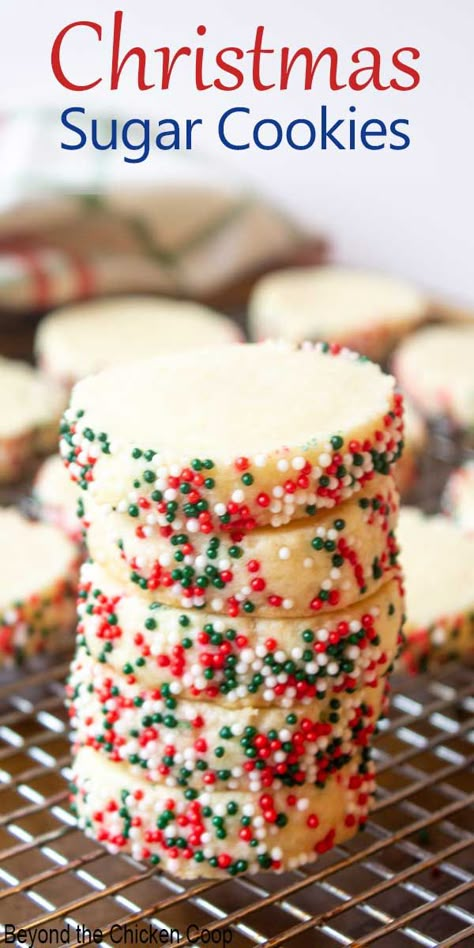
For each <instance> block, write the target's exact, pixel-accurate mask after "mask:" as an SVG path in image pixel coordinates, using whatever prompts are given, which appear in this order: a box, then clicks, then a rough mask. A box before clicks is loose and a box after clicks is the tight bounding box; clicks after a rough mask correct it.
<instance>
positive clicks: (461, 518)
mask: <svg viewBox="0 0 474 948" xmlns="http://www.w3.org/2000/svg"><path fill="white" fill-rule="evenodd" d="M442 505H443V510H444V511H445V512H446V513H447V514H448V516H449V517H452V519H453V520H454V521H455V523H457V525H458V526H459V527H460V528H461V530H464V531H466V532H467V533H472V534H474V460H471V461H466V462H465V464H462V465H461V467H458V468H457V469H456V470H455V471H453V473H452V474H451V476H450V478H449V480H448V482H447V484H446V487H445V489H444V492H443V498H442Z"/></svg>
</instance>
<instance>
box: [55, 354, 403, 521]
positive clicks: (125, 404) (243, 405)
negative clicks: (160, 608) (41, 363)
mask: <svg viewBox="0 0 474 948" xmlns="http://www.w3.org/2000/svg"><path fill="white" fill-rule="evenodd" d="M394 384H395V383H394V380H393V379H392V378H391V377H390V376H388V375H384V374H383V373H382V371H381V370H380V369H379V368H378V367H377V366H375V365H374V364H373V363H371V362H368V361H367V360H362V359H360V358H359V357H358V356H357V355H355V354H354V353H350V352H348V351H347V350H344V351H338V352H337V353H334V352H333V351H330V350H329V348H328V347H326V346H324V345H321V346H316V347H314V348H313V347H309V348H308V347H306V348H304V349H296V348H294V347H292V346H289V345H286V344H279V345H276V344H272V343H267V344H263V345H252V344H249V345H241V346H225V347H215V348H214V349H208V350H195V351H194V352H192V353H181V354H179V355H175V356H167V357H166V356H162V357H157V358H156V359H151V360H148V361H144V362H136V363H133V364H129V365H127V366H117V367H115V368H113V369H109V370H107V371H104V372H101V373H100V374H99V375H96V376H93V377H90V378H89V379H85V380H83V381H82V382H79V383H78V385H77V386H76V387H75V389H74V391H73V394H72V400H71V408H70V409H69V410H68V411H67V412H66V414H65V418H64V422H63V425H62V441H61V453H62V456H63V457H64V459H65V462H66V464H67V466H68V467H69V470H70V474H71V476H72V478H73V479H74V480H77V481H78V483H79V484H80V485H81V487H83V488H85V489H88V490H89V491H90V492H91V495H92V496H93V497H94V499H95V500H96V501H97V502H98V503H101V504H112V505H114V506H116V507H118V509H119V511H121V512H125V513H128V514H129V516H130V517H131V519H132V521H133V522H134V525H135V526H136V525H137V519H138V520H140V521H142V522H147V520H148V518H149V517H150V516H154V515H156V514H161V513H165V514H166V517H167V523H168V525H169V527H170V530H173V529H176V523H179V524H180V527H179V531H180V532H194V533H196V532H200V533H203V534H205V535H207V534H209V533H211V532H212V533H219V532H220V533H226V532H229V533H230V532H231V531H234V532H235V531H237V533H240V534H244V533H248V532H249V531H250V530H252V529H253V528H254V527H256V526H265V525H267V524H271V525H273V526H281V525H282V524H284V523H287V522H289V521H291V520H293V519H295V518H297V517H301V516H307V515H310V514H311V513H314V512H315V511H316V510H317V509H318V508H320V507H332V506H334V505H335V504H338V503H342V501H344V500H345V499H347V498H348V497H350V496H351V495H352V494H353V493H355V492H356V491H357V490H359V489H360V488H361V486H363V485H364V484H366V483H367V482H368V480H370V479H371V477H372V476H373V472H374V471H377V472H379V473H382V474H386V473H388V472H389V471H390V469H391V467H392V465H393V464H394V463H395V462H396V461H397V459H398V457H399V455H400V452H401V446H402V437H403V419H402V414H403V408H402V403H401V397H400V396H398V395H397V394H396V393H395V391H394Z"/></svg>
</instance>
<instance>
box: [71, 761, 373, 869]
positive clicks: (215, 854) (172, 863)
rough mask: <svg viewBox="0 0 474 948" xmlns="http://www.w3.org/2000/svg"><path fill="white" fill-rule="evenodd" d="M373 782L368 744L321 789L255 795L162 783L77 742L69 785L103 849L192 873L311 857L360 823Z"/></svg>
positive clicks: (279, 865)
mask: <svg viewBox="0 0 474 948" xmlns="http://www.w3.org/2000/svg"><path fill="white" fill-rule="evenodd" d="M374 786H375V782H374V768H373V764H372V763H371V761H370V751H369V748H365V749H363V750H362V751H361V753H360V755H359V756H358V757H357V758H355V759H354V760H353V761H351V762H350V763H349V764H347V765H346V766H345V767H343V768H342V769H341V770H340V771H339V772H338V773H336V774H334V775H333V776H332V777H331V778H330V779H329V780H328V783H327V784H326V786H325V787H323V788H320V787H311V786H309V787H304V788H295V789H291V790H288V789H287V788H284V789H281V790H278V791H275V792H268V791H266V792H264V793H262V794H259V793H243V792H242V791H240V792H239V791H237V790H236V791H225V792H223V791H221V792H217V791H216V792H214V793H212V794H210V793H209V792H208V791H206V790H204V789H203V790H202V791H201V792H200V793H199V792H198V791H197V790H193V789H191V788H188V789H187V790H182V789H181V788H173V789H169V788H167V787H166V786H163V785H162V784H151V783H149V782H147V781H146V780H143V779H139V778H137V777H134V776H133V775H131V774H130V772H129V770H128V768H127V767H126V766H125V765H124V764H120V763H114V762H112V761H108V760H107V759H106V758H105V757H104V756H103V755H100V754H99V753H98V752H96V751H94V750H92V749H91V748H81V749H80V750H79V751H78V753H77V756H76V758H75V762H74V766H73V782H72V788H71V789H72V803H73V809H74V811H75V812H76V814H77V817H78V820H79V825H80V826H81V827H82V828H83V829H84V830H85V831H86V832H87V833H88V834H89V835H91V836H93V837H94V838H95V839H98V840H99V841H100V842H102V843H104V844H105V846H106V847H107V849H108V850H109V851H110V852H112V853H119V852H122V853H131V855H132V856H133V857H134V858H135V859H139V860H145V861H149V862H150V863H151V864H152V865H155V866H159V867H160V868H162V869H166V870H168V871H170V872H173V873H176V874H178V875H179V876H180V877H181V878H196V877H199V876H235V875H239V874H241V873H243V872H248V873H254V872H261V871H262V870H269V869H271V870H273V871H276V872H278V871H280V872H281V871H283V870H284V869H287V868H288V869H295V868H297V867H298V866H302V865H304V864H305V863H308V862H313V861H314V860H315V859H317V857H318V856H319V855H323V854H324V853H326V852H328V851H329V850H330V849H332V847H333V846H335V845H336V844H338V843H340V842H343V841H344V840H345V839H349V838H350V837H351V836H353V835H354V834H355V833H356V832H357V830H358V829H359V828H361V827H362V826H363V825H364V823H365V821H366V819H367V816H368V813H369V810H370V806H371V803H372V795H373V791H374Z"/></svg>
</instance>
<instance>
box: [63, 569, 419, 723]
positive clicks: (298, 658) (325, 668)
mask: <svg viewBox="0 0 474 948" xmlns="http://www.w3.org/2000/svg"><path fill="white" fill-rule="evenodd" d="M403 611H404V603H403V596H402V592H401V588H400V582H399V579H398V577H397V578H394V579H391V580H388V582H386V583H385V584H384V585H383V586H382V587H380V589H379V590H378V591H377V592H376V593H375V594H374V595H373V596H370V597H367V598H366V599H364V600H360V601H358V602H356V603H354V604H353V605H352V606H351V607H350V609H345V610H338V611H336V612H333V613H331V614H329V615H320V614H313V615H312V616H311V618H309V619H298V618H295V619H261V618H258V617H255V615H253V616H252V615H245V616H239V617H237V618H235V619H226V618H225V617H222V616H215V615H209V613H205V612H203V611H201V610H196V609H194V610H186V611H183V610H179V609H173V608H171V607H169V606H164V605H162V604H161V603H160V602H157V601H153V600H152V599H151V598H149V599H148V600H147V598H146V597H145V596H140V595H137V594H136V593H135V590H134V587H132V588H130V587H128V589H127V588H126V587H123V586H122V585H119V584H118V583H116V582H114V581H113V580H112V579H111V578H110V576H109V575H108V573H106V572H105V571H104V570H103V569H102V568H101V567H100V566H99V565H98V564H97V563H92V562H89V563H84V564H83V566H82V567H81V583H80V588H79V596H78V613H79V624H78V628H77V640H78V643H79V645H84V646H85V647H86V648H87V650H88V652H89V653H90V654H91V655H92V656H93V657H94V659H95V660H96V661H98V662H101V663H107V665H110V667H111V668H113V669H114V670H115V671H118V672H121V673H123V674H124V675H126V676H127V677H128V676H130V675H132V676H133V677H134V679H135V681H136V682H137V685H138V686H139V687H140V688H148V689H151V688H162V687H164V686H169V687H172V694H173V696H174V697H177V696H180V697H181V698H187V699H200V700H202V701H214V700H215V699H217V700H218V701H219V702H220V703H221V704H222V705H225V706H231V707H234V708H235V707H245V706H247V705H251V706H254V707H264V706H266V705H268V704H275V703H278V705H279V706H280V707H282V708H292V707H293V705H294V704H306V705H307V704H310V705H311V704H313V703H314V702H315V701H317V702H318V703H319V704H320V705H321V706H323V707H324V708H326V709H327V706H328V703H329V701H330V700H331V699H333V698H339V699H340V700H344V699H345V696H346V695H348V694H351V693H353V691H354V689H356V688H364V687H366V686H369V687H373V686H374V685H375V683H376V681H377V678H378V676H380V675H383V674H385V673H386V671H387V668H389V667H390V665H391V663H392V662H393V660H394V658H395V656H396V653H397V650H398V647H399V643H400V628H401V624H402V617H403Z"/></svg>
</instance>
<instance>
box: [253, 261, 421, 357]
mask: <svg viewBox="0 0 474 948" xmlns="http://www.w3.org/2000/svg"><path fill="white" fill-rule="evenodd" d="M428 314H429V302H428V299H427V298H426V297H425V296H424V294H423V293H422V292H420V291H419V290H418V289H417V288H416V287H415V286H413V285H412V284H410V283H406V282H405V281H403V280H399V279H396V278H394V277H392V276H389V275H388V274H384V273H377V272H372V271H370V270H359V269H356V268H351V267H342V266H324V267H317V268H316V267H301V268H298V269H296V268H290V269H285V270H279V271H277V272H275V273H270V274H268V275H267V276H264V277H263V278H262V279H261V280H260V281H259V282H258V283H257V285H256V287H255V289H254V291H253V293H252V296H251V299H250V304H249V331H250V335H251V337H252V338H253V339H257V340H258V339H267V338H283V339H288V340H290V341H292V342H304V341H306V340H311V341H320V340H322V341H327V342H335V343H339V344H340V345H343V346H347V347H348V348H350V349H355V350H356V351H357V352H361V353H363V354H364V355H367V356H369V357H370V358H372V359H374V360H376V361H383V360H384V359H385V358H386V356H387V355H388V353H389V352H390V350H391V349H392V348H393V346H394V344H396V342H398V340H399V339H401V338H403V336H405V334H406V333H408V332H410V331H411V330H413V329H415V328H416V327H417V326H419V325H420V323H422V322H423V321H424V320H425V319H426V318H427V317H428Z"/></svg>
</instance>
